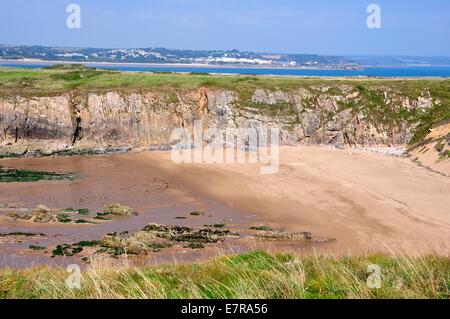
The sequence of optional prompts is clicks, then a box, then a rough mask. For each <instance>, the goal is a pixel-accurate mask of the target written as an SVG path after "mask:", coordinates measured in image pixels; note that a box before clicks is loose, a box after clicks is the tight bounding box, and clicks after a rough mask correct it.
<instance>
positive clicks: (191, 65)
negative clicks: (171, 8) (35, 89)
mask: <svg viewBox="0 0 450 319" xmlns="http://www.w3.org/2000/svg"><path fill="white" fill-rule="evenodd" d="M4 62H6V63H8V62H12V63H23V64H27V63H28V64H33V63H41V64H48V65H55V64H84V65H92V66H95V65H99V66H102V65H103V66H136V67H139V66H143V67H174V68H176V67H180V68H214V69H221V68H227V69H240V68H247V69H280V70H358V69H361V68H359V67H355V68H349V67H348V68H338V67H336V68H332V67H309V66H292V67H285V66H277V65H257V64H240V65H233V64H206V63H145V62H95V61H69V60H42V59H0V63H4Z"/></svg>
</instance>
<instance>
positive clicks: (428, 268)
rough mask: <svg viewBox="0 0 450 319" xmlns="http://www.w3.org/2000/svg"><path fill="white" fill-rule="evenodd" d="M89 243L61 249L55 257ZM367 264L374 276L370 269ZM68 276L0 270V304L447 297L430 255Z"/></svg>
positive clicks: (438, 264) (448, 288)
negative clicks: (71, 279)
mask: <svg viewBox="0 0 450 319" xmlns="http://www.w3.org/2000/svg"><path fill="white" fill-rule="evenodd" d="M89 245H90V243H79V244H77V245H75V246H70V247H66V246H61V247H59V249H58V250H57V251H55V253H60V252H64V251H66V252H67V251H68V252H69V253H73V252H74V250H75V251H76V250H80V249H81V248H82V247H85V246H89ZM373 265H376V266H377V267H379V269H380V273H379V274H374V273H373V272H372V271H371V268H373ZM371 266H372V267H371ZM69 274H70V273H68V272H67V271H66V270H65V269H64V268H49V267H39V268H28V269H21V270H13V269H3V270H1V271H0V298H338V299H345V298H362V299H365V298H433V299H438V298H441V299H448V298H450V259H449V258H445V257H437V256H425V257H407V256H404V255H402V254H399V255H397V256H370V257H340V258H337V257H320V256H311V257H298V256H295V255H292V254H276V255H274V254H268V253H264V252H252V253H247V254H243V255H236V256H228V257H227V256H225V257H219V258H216V259H214V260H210V261H207V262H201V263H193V264H176V263H175V264H170V265H157V266H147V267H133V266H127V267H125V266H122V267H119V266H118V267H114V268H108V267H103V266H101V265H100V264H96V263H95V262H94V263H93V264H91V265H90V266H88V268H86V269H85V270H83V271H82V275H81V282H80V284H81V287H80V289H70V288H69V287H68V286H67V285H66V279H67V277H68V276H69ZM374 276H379V277H376V278H375V277H374ZM378 279H379V282H378V281H377V280H378Z"/></svg>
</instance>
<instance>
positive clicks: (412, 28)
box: [0, 0, 450, 56]
mask: <svg viewBox="0 0 450 319" xmlns="http://www.w3.org/2000/svg"><path fill="white" fill-rule="evenodd" d="M71 3H76V4H79V5H80V6H81V14H82V15H81V18H82V22H81V23H82V25H81V29H77V30H75V29H68V28H67V27H66V19H67V16H68V13H66V7H67V5H68V4H71ZM371 3H376V4H379V5H380V7H381V10H382V28H381V29H368V28H367V26H366V19H367V16H368V13H366V7H367V6H368V5H369V4H371ZM0 43H3V44H40V45H55V46H73V47H88V46H90V47H151V46H158V47H167V48H180V49H240V50H253V51H258V52H289V53H318V54H393V55H394V54H400V55H435V56H437V55H438V56H450V1H448V0H409V1H407V0H369V1H365V0H270V1H269V0H147V1H144V0H128V1H125V0H70V1H66V0H10V1H6V0H3V1H2V3H1V5H0Z"/></svg>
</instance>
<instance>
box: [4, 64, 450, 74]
mask: <svg viewBox="0 0 450 319" xmlns="http://www.w3.org/2000/svg"><path fill="white" fill-rule="evenodd" d="M51 64H55V63H54V62H30V61H24V62H21V61H19V62H17V61H0V66H4V67H14V68H31V69H39V68H44V67H47V66H49V65H51ZM88 65H89V66H92V67H97V68H102V69H110V70H118V71H123V72H173V73H203V74H204V73H209V74H246V75H277V76H283V75H285V76H286V75H288V76H304V77H305V76H313V77H315V76H320V77H400V78H401V77H441V78H448V77H450V66H406V67H364V68H362V69H358V70H328V69H326V70H325V69H298V68H257V67H218V66H212V67H208V66H187V65H167V66H166V65H150V64H147V65H145V64H108V63H89V64H88Z"/></svg>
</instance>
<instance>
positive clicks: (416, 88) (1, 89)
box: [0, 65, 450, 97]
mask: <svg viewBox="0 0 450 319" xmlns="http://www.w3.org/2000/svg"><path fill="white" fill-rule="evenodd" d="M318 84H327V85H339V84H351V85H354V86H359V87H367V88H370V87H379V86H388V87H392V88H395V89H398V90H400V91H402V92H404V93H405V94H407V95H412V96H414V95H416V96H417V95H419V94H420V93H421V91H422V90H423V89H424V88H428V89H429V90H432V91H434V92H435V93H436V95H437V96H441V95H443V94H444V95H446V96H447V97H449V95H450V93H449V91H450V79H439V78H426V79H424V78H422V79H398V78H397V79H388V78H383V79H381V78H323V77H293V76H263V75H210V74H180V73H149V72H118V71H112V70H104V69H95V68H88V67H85V66H82V65H56V66H52V67H48V68H44V69H17V68H6V67H0V96H14V95H21V96H45V95H55V94H60V93H62V92H66V91H70V90H73V89H78V90H87V91H106V90H111V89H114V90H145V89H155V88H158V89H159V90H160V89H195V88H200V87H209V88H218V89H230V90H251V89H256V88H265V89H273V90H276V89H280V90H291V89H296V88H301V87H309V86H311V85H318Z"/></svg>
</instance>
